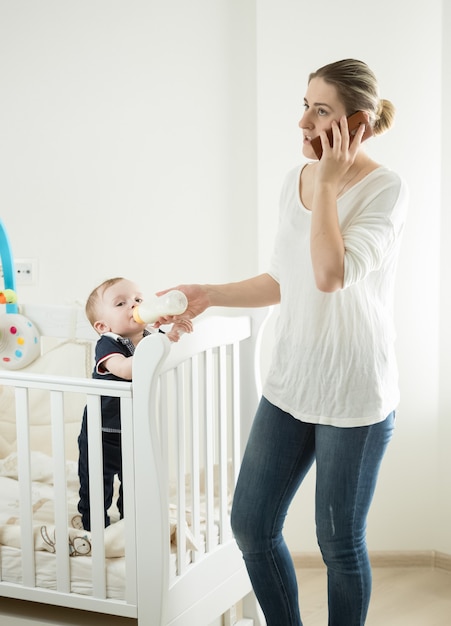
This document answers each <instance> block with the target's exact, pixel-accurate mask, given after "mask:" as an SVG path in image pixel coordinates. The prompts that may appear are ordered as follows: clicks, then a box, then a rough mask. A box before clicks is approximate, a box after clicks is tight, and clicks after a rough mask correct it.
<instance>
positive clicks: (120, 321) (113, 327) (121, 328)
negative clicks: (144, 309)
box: [94, 279, 145, 337]
mask: <svg viewBox="0 0 451 626" xmlns="http://www.w3.org/2000/svg"><path fill="white" fill-rule="evenodd" d="M141 302H142V294H141V292H140V290H139V288H138V287H137V286H136V285H135V283H132V282H131V281H129V280H126V279H124V280H120V281H119V282H117V283H115V284H114V285H112V286H111V287H107V289H105V291H104V292H103V294H101V297H100V305H99V309H98V321H97V322H96V323H95V325H94V327H95V328H96V330H97V332H99V333H105V332H113V333H117V334H118V335H121V336H122V337H128V336H130V335H133V334H134V333H136V332H137V330H139V329H140V328H143V327H144V326H145V324H139V323H138V322H136V321H135V320H134V318H133V309H134V308H135V306H137V305H138V304H140V303H141Z"/></svg>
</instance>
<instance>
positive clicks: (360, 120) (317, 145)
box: [311, 111, 373, 159]
mask: <svg viewBox="0 0 451 626" xmlns="http://www.w3.org/2000/svg"><path fill="white" fill-rule="evenodd" d="M360 124H365V132H364V133H363V137H362V141H365V139H368V137H371V136H372V134H373V131H372V128H371V126H370V125H369V124H368V122H367V119H366V117H365V115H364V114H363V113H362V111H357V113H353V114H352V115H350V116H349V117H348V128H349V136H350V139H351V143H352V139H353V137H354V135H355V134H356V132H357V129H358V128H359V126H360ZM326 133H327V137H328V139H329V143H330V145H331V146H332V145H333V135H332V129H331V128H330V129H329V130H327V131H326ZM311 145H312V148H313V150H314V151H315V153H316V156H317V157H318V159H320V158H321V157H322V155H323V146H322V145H321V137H319V136H318V137H315V138H314V139H312V141H311Z"/></svg>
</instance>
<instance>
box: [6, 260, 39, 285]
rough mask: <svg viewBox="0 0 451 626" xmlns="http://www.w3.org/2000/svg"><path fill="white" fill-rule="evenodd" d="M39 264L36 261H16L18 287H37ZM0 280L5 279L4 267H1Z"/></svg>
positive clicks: (15, 269) (15, 270)
mask: <svg viewBox="0 0 451 626" xmlns="http://www.w3.org/2000/svg"><path fill="white" fill-rule="evenodd" d="M37 268H38V264H37V261H36V259H16V260H15V261H14V272H15V279H16V284H17V285H35V284H36V281H37V273H38V269H37ZM0 278H1V279H2V281H3V279H4V276H3V267H2V266H1V265H0Z"/></svg>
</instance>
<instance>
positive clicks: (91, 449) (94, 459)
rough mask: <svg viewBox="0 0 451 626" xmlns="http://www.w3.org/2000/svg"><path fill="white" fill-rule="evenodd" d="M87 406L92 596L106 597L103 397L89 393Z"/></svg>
mask: <svg viewBox="0 0 451 626" xmlns="http://www.w3.org/2000/svg"><path fill="white" fill-rule="evenodd" d="M87 408H88V464H89V500H90V507H91V536H92V587H93V595H95V596H96V597H97V598H106V572H105V543H104V506H103V502H104V496H103V463H102V453H101V451H102V431H101V411H100V396H93V395H88V397H87ZM99 451H100V452H99Z"/></svg>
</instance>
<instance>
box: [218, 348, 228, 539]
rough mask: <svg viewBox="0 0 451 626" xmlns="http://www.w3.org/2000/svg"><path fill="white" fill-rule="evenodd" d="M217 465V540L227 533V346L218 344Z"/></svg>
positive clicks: (223, 537) (225, 536)
mask: <svg viewBox="0 0 451 626" xmlns="http://www.w3.org/2000/svg"><path fill="white" fill-rule="evenodd" d="M217 385H218V437H219V441H218V465H219V486H218V487H219V540H220V542H221V543H223V542H225V540H226V538H227V537H228V536H229V533H228V524H227V517H228V511H227V509H228V502H227V500H228V497H227V347H226V346H220V348H219V355H218V378H217Z"/></svg>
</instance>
